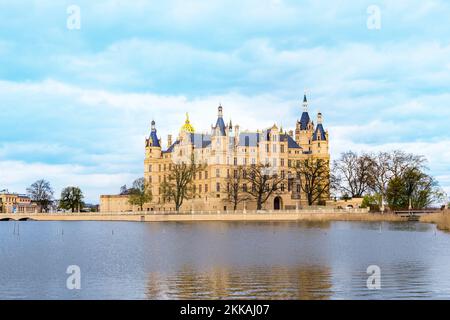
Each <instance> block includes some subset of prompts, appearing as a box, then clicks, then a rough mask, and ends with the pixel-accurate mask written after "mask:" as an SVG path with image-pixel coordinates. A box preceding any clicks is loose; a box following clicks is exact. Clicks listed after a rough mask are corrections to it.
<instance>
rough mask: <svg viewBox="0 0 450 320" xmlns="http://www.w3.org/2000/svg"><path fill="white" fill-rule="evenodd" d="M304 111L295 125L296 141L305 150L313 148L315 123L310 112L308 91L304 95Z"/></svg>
mask: <svg viewBox="0 0 450 320" xmlns="http://www.w3.org/2000/svg"><path fill="white" fill-rule="evenodd" d="M302 106H303V111H302V115H301V117H300V120H298V121H297V123H296V126H295V142H297V144H298V145H300V146H301V147H302V148H303V150H306V151H310V150H311V138H312V135H313V133H314V123H313V122H312V121H311V118H310V117H309V113H308V99H307V98H306V93H305V94H304V95H303V103H302Z"/></svg>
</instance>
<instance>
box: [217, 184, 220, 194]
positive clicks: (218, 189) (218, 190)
mask: <svg viewBox="0 0 450 320" xmlns="http://www.w3.org/2000/svg"><path fill="white" fill-rule="evenodd" d="M216 191H217V192H220V183H219V182H217V183H216Z"/></svg>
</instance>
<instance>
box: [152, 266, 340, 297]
mask: <svg viewBox="0 0 450 320" xmlns="http://www.w3.org/2000/svg"><path fill="white" fill-rule="evenodd" d="M331 288H332V281H331V275H330V270H329V269H328V268H324V267H320V266H302V267H297V268H287V267H283V266H275V267H266V268H263V267H251V268H223V267H217V268H213V269H210V270H204V271H200V270H195V269H193V268H190V267H184V268H182V269H180V270H179V271H177V272H175V273H171V274H163V273H157V272H153V273H150V275H149V278H148V285H147V298H148V299H317V300H319V299H329V298H330V297H331V294H332V291H331Z"/></svg>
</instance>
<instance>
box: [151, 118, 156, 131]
mask: <svg viewBox="0 0 450 320" xmlns="http://www.w3.org/2000/svg"><path fill="white" fill-rule="evenodd" d="M151 126H152V131H156V128H155V120H152V124H151Z"/></svg>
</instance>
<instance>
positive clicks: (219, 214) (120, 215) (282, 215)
mask: <svg viewBox="0 0 450 320" xmlns="http://www.w3.org/2000/svg"><path fill="white" fill-rule="evenodd" d="M0 220H2V221H5V220H15V221H24V220H36V221H136V222H169V221H172V222H186V221H299V220H313V221H327V220H328V221H331V220H343V221H403V220H404V219H403V218H402V217H400V216H396V215H392V214H373V213H369V212H368V210H367V209H325V208H324V209H303V210H292V211H287V210H273V211H269V210H268V211H246V212H243V211H235V212H234V211H208V212H179V213H176V212H147V211H146V212H89V213H84V212H81V213H78V212H75V213H61V212H58V213H26V214H17V213H16V214H13V213H8V214H5V213H1V214H0Z"/></svg>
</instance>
